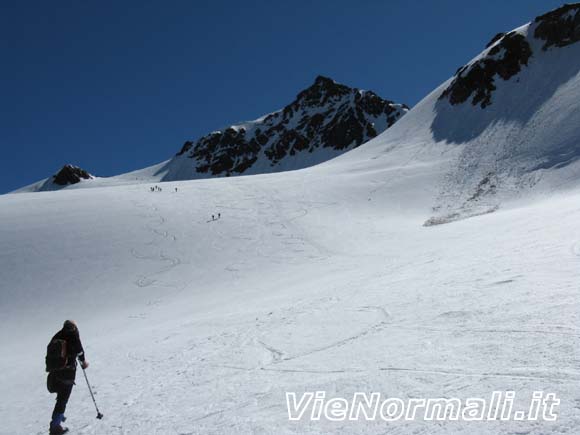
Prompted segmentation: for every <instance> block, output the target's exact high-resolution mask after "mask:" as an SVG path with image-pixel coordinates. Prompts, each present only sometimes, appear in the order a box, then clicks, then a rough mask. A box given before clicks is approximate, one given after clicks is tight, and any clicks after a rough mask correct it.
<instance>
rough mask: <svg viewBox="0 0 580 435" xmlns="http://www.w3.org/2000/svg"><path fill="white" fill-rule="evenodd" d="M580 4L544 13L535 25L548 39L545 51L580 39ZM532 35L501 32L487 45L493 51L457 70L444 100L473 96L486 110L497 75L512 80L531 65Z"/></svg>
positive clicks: (535, 33) (536, 32)
mask: <svg viewBox="0 0 580 435" xmlns="http://www.w3.org/2000/svg"><path fill="white" fill-rule="evenodd" d="M579 11H580V3H575V4H570V5H564V6H562V7H560V8H558V9H556V10H554V11H551V12H548V13H547V14H544V15H541V16H539V17H537V18H536V19H535V20H534V23H533V24H532V26H531V28H530V29H531V30H533V38H535V39H539V40H542V41H545V42H544V45H543V47H542V49H543V50H547V49H548V48H550V47H564V46H566V45H570V44H573V43H575V42H578V41H580V13H579ZM528 38H531V36H530V35H528V37H527V38H526V36H524V35H522V34H520V33H518V32H515V31H513V32H510V33H507V34H504V33H498V34H497V35H495V36H494V37H493V38H492V39H491V41H490V42H489V43H488V44H487V45H486V48H488V49H489V50H488V51H487V53H485V54H484V55H483V56H482V57H481V58H479V59H478V60H476V61H474V62H473V63H471V64H468V65H465V66H463V67H461V68H459V69H458V70H457V72H456V73H455V76H454V78H453V81H452V82H451V83H450V84H449V86H448V87H447V88H446V89H445V90H444V91H443V93H442V94H441V96H440V97H439V98H440V99H446V98H447V99H448V100H449V103H451V104H452V105H455V104H461V103H464V102H465V101H467V100H468V99H469V98H470V97H472V99H471V104H473V105H474V106H476V105H480V106H481V108H482V109H484V108H485V107H487V106H489V105H490V104H491V103H492V95H493V92H494V91H495V89H496V86H495V81H496V79H497V77H499V78H501V79H503V80H509V79H511V78H512V77H513V76H515V75H516V74H518V73H519V72H520V71H521V69H522V68H523V67H524V66H527V65H528V61H529V59H530V57H532V55H533V53H532V48H531V45H530V41H529V39H528Z"/></svg>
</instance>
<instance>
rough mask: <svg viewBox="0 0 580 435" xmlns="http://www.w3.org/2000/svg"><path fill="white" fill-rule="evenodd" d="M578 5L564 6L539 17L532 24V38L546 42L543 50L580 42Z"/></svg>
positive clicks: (579, 9)
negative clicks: (533, 28) (533, 25)
mask: <svg viewBox="0 0 580 435" xmlns="http://www.w3.org/2000/svg"><path fill="white" fill-rule="evenodd" d="M579 11H580V3H573V4H566V5H564V6H562V7H561V8H558V9H556V10H553V11H551V12H548V13H547V14H544V15H540V16H539V17H537V18H536V19H535V20H534V22H535V23H536V30H534V37H536V38H537V39H542V40H544V41H546V42H545V43H544V46H543V47H542V49H543V50H547V49H548V48H550V47H553V46H556V47H564V46H566V45H570V44H573V43H575V42H578V41H580V13H579Z"/></svg>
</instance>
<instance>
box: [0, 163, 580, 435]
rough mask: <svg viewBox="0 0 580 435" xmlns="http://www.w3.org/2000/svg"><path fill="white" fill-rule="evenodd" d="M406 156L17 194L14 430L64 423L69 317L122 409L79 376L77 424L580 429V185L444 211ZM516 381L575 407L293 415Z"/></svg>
mask: <svg viewBox="0 0 580 435" xmlns="http://www.w3.org/2000/svg"><path fill="white" fill-rule="evenodd" d="M389 172H390V171H389V170H384V171H379V170H377V171H369V172H367V173H365V174H364V175H361V174H358V173H357V172H350V173H344V174H340V175H337V174H334V176H333V183H332V186H328V183H323V181H324V180H327V179H328V178H329V175H330V174H329V173H324V172H322V171H321V172H315V171H302V173H301V174H300V178H298V177H297V174H299V173H297V172H292V173H288V174H283V175H280V174H278V175H276V176H270V175H268V176H256V177H240V178H232V179H220V180H211V181H196V182H181V183H176V184H175V185H176V186H178V187H179V190H178V192H169V191H170V190H172V189H165V190H164V192H161V193H151V192H148V191H146V189H145V188H144V187H143V186H121V187H111V188H102V189H90V190H81V189H77V190H70V191H61V192H57V193H44V194H42V193H36V194H30V195H7V196H3V197H2V198H1V204H2V206H1V207H0V222H2V225H1V226H0V240H2V245H3V248H2V250H1V256H2V258H1V264H2V268H1V269H0V274H1V276H0V282H2V292H1V293H0V295H1V296H0V298H1V299H0V310H1V311H0V319H1V320H0V323H1V325H0V326H1V328H0V331H1V332H0V334H1V335H0V337H1V342H2V343H3V344H4V347H5V348H7V349H11V352H10V353H8V352H6V353H5V354H4V355H3V356H2V360H1V361H2V362H1V364H2V370H0V383H1V384H2V385H3V392H2V393H1V396H2V400H1V403H2V404H3V405H2V420H3V425H2V427H1V428H0V433H6V434H9V433H10V434H13V433H23V434H24V433H26V434H34V433H43V432H44V431H45V429H46V425H47V423H48V416H49V414H50V410H51V406H52V402H53V398H52V397H51V396H50V395H48V393H47V392H46V390H45V388H44V373H43V357H44V346H45V345H46V341H47V340H48V339H49V338H50V335H51V334H52V333H53V332H54V331H55V330H56V329H58V327H59V326H60V323H61V321H62V320H63V319H64V318H69V317H71V318H74V319H76V320H77V321H78V322H79V325H80V328H81V333H82V337H83V339H84V342H85V347H86V353H87V356H88V358H89V361H90V362H91V363H92V365H91V368H90V369H89V372H88V374H89V376H90V379H91V381H92V382H93V383H94V384H95V389H96V391H97V400H98V403H99V406H100V408H101V410H102V412H104V414H105V419H104V420H102V421H98V420H95V418H94V411H93V410H92V403H91V402H90V398H89V396H88V393H87V390H86V387H85V386H84V385H83V383H82V382H81V381H82V379H80V380H79V383H78V386H77V387H76V389H75V391H74V393H73V396H72V399H71V403H70V407H69V410H68V412H67V414H68V415H69V422H68V423H69V424H70V426H71V427H72V428H74V433H79V434H141V433H155V434H178V433H179V434H183V433H193V434H198V433H199V434H201V433H203V434H206V433H211V434H224V433H228V434H229V433H232V434H233V433H264V434H270V433H376V434H380V433H405V434H409V433H429V434H449V433H463V434H473V433H477V434H501V433H505V434H508V433H530V434H546V433H575V432H576V431H577V430H578V429H579V428H580V409H579V403H578V386H579V383H580V373H579V372H578V349H579V347H578V345H579V344H580V323H579V318H578V313H579V312H580V303H579V302H580V299H579V297H578V282H579V281H578V280H579V279H580V276H579V275H580V268H579V267H578V264H579V263H578V262H579V254H580V230H579V229H578V226H577V225H576V222H577V221H578V219H579V218H580V207H579V206H578V204H579V203H580V192H579V193H574V194H569V195H565V196H561V197H555V198H552V199H550V200H546V201H543V202H537V203H535V204H532V205H520V206H514V207H510V208H509V209H505V210H502V211H499V212H497V213H494V214H490V215H485V216H480V217H476V218H472V219H468V220H464V221H461V222H455V223H453V224H450V225H441V226H435V227H423V226H422V225H421V224H422V223H423V221H424V219H425V216H426V215H427V213H428V209H426V208H425V207H420V206H418V205H413V204H406V203H405V202H403V201H402V197H403V196H406V193H405V192H404V190H403V189H398V191H399V192H400V193H399V195H400V197H399V198H398V199H397V197H396V196H394V195H393V194H392V191H393V189H395V188H396V187H400V186H401V185H406V186H409V180H405V179H399V177H394V178H392V179H391V181H387V182H385V180H389V175H390V174H389ZM417 172H418V173H421V174H424V175H423V178H421V176H419V175H417V177H416V179H415V180H414V181H413V184H414V186H412V187H411V186H409V189H410V190H411V192H413V193H418V192H420V191H421V189H422V188H421V187H420V186H421V185H423V184H424V183H427V182H428V180H429V178H430V176H429V170H428V168H421V169H420V170H418V171H417ZM289 185H293V186H294V188H292V189H289V188H288V186H289ZM171 186H173V184H171ZM317 186H318V187H317ZM425 194H426V195H427V196H428V192H426V193H425ZM71 204H74V207H72V206H71ZM213 212H220V213H221V214H222V218H221V219H220V220H218V221H214V222H211V221H210V222H208V221H207V220H208V216H209V214H210V213H213ZM483 228H486V229H489V230H482V229H483ZM507 389H509V390H514V391H516V392H518V394H521V395H524V394H526V395H528V394H531V392H532V391H534V390H545V391H550V392H555V393H557V394H558V396H559V397H560V398H561V400H562V405H561V418H560V420H559V421H557V422H556V423H546V422H517V423H516V422H505V423H503V422H502V423H497V422H496V423H469V424H467V423H461V422H447V423H438V424H434V423H428V422H423V421H417V422H400V423H396V424H395V423H392V424H386V423H383V422H376V423H365V422H358V423H353V422H350V423H344V422H343V423H331V422H328V421H321V422H308V421H303V422H289V421H288V419H287V414H286V409H285V397H284V394H285V391H297V392H302V391H310V390H326V391H328V394H329V395H348V394H352V393H353V392H355V391H359V390H361V391H369V392H371V391H380V392H383V393H384V394H386V395H389V396H401V397H403V398H406V397H423V396H427V397H438V396H445V397H451V396H458V397H461V398H466V397H471V396H482V397H487V396H488V395H489V394H490V393H491V391H494V390H507Z"/></svg>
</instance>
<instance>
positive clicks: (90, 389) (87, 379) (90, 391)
mask: <svg viewBox="0 0 580 435" xmlns="http://www.w3.org/2000/svg"><path fill="white" fill-rule="evenodd" d="M81 369H83V375H85V381H87V387H89V393H91V398H92V399H93V403H94V404H95V409H96V410H97V418H98V419H99V420H100V419H101V418H103V414H101V413H100V412H99V408H98V407H97V401H96V400H95V396H94V395H93V390H92V388H91V384H89V378H87V372H86V371H85V369H84V367H83V366H82V364H81Z"/></svg>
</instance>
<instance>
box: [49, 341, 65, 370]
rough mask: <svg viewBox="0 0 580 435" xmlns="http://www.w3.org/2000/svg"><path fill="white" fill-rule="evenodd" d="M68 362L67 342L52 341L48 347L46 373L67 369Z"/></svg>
mask: <svg viewBox="0 0 580 435" xmlns="http://www.w3.org/2000/svg"><path fill="white" fill-rule="evenodd" d="M66 360H67V357H66V340H59V339H54V340H51V342H50V343H48V346H47V347H46V360H45V361H46V371H47V372H49V373H50V372H53V371H55V370H60V369H63V368H65V367H66Z"/></svg>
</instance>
